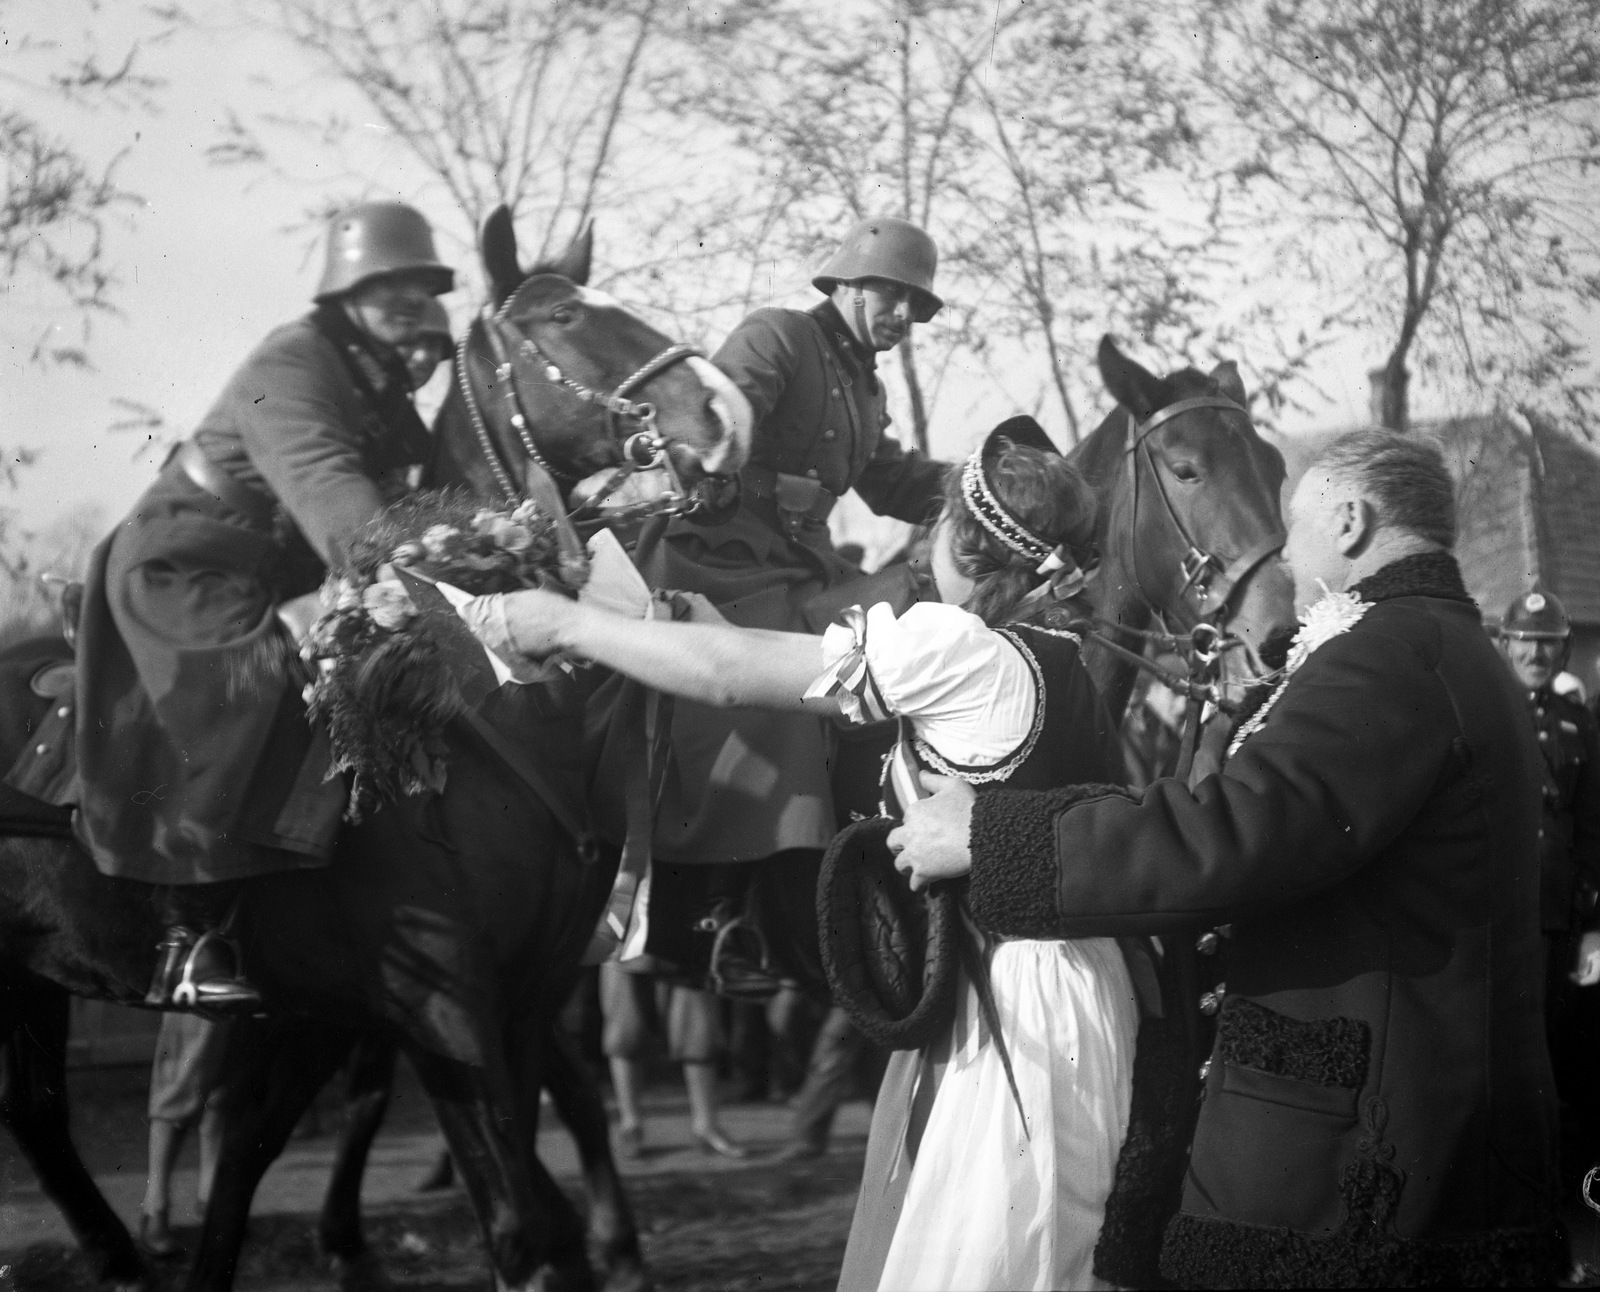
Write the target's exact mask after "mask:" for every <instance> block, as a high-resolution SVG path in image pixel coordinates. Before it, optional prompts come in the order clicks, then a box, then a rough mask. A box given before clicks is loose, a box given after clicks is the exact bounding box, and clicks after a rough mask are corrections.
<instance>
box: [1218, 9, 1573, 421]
mask: <svg viewBox="0 0 1600 1292" xmlns="http://www.w3.org/2000/svg"><path fill="white" fill-rule="evenodd" d="M1197 25H1198V26H1199V28H1200V29H1201V30H1204V31H1207V32H1208V33H1210V35H1211V46H1210V50H1209V73H1210V77H1209V79H1210V83H1211V85H1212V86H1213V88H1214V89H1215V91H1216V93H1217V95H1218V96H1219V97H1220V99H1221V100H1222V102H1223V103H1224V104H1225V105H1226V107H1227V108H1228V109H1229V110H1230V111H1231V112H1232V114H1233V116H1234V119H1235V120H1236V122H1237V123H1238V125H1239V127H1240V129H1241V130H1242V132H1243V133H1244V135H1245V136H1246V140H1247V143H1246V149H1245V153H1244V156H1243V157H1242V159H1241V161H1240V163H1239V166H1238V169H1237V174H1238V176H1239V178H1240V179H1241V181H1244V182H1246V183H1256V184H1258V185H1265V186H1266V189H1267V191H1269V192H1270V193H1272V194H1273V195H1274V196H1275V198H1276V199H1278V200H1279V202H1280V205H1279V207H1278V211H1277V214H1278V215H1280V216H1281V217H1283V218H1284V219H1285V220H1286V221H1287V224H1286V226H1285V227H1287V228H1288V230H1289V231H1290V236H1291V238H1292V239H1293V242H1294V245H1295V254H1296V257H1297V258H1298V259H1299V260H1300V262H1301V263H1302V264H1304V265H1305V266H1306V268H1307V269H1308V271H1309V272H1310V273H1311V274H1312V275H1313V276H1314V278H1315V280H1316V281H1318V282H1319V283H1322V284H1325V285H1329V286H1333V287H1337V288H1341V289H1342V290H1343V291H1344V292H1345V293H1346V294H1347V295H1346V301H1347V303H1350V304H1352V305H1354V306H1355V308H1356V309H1357V310H1358V311H1359V312H1360V313H1361V314H1362V315H1363V316H1364V317H1365V318H1366V319H1368V320H1369V321H1370V323H1371V324H1373V325H1376V326H1378V327H1380V328H1382V329H1383V331H1384V333H1385V334H1386V336H1387V340H1386V341H1385V343H1384V344H1385V358H1384V363H1383V369H1382V383H1383V400H1382V403H1383V421H1384V422H1385V424H1386V425H1389V426H1392V427H1395V428H1397V429H1404V428H1405V427H1406V426H1407V424H1408V422H1409V399H1408V380H1409V375H1410V367H1409V365H1410V364H1411V362H1412V360H1413V358H1415V359H1416V360H1417V361H1418V362H1419V364H1420V365H1421V366H1423V367H1426V368H1430V369H1432V370H1435V371H1438V372H1440V373H1441V374H1448V375H1452V376H1460V377H1464V378H1466V379H1467V380H1468V381H1469V382H1471V383H1472V384H1473V385H1475V386H1479V387H1482V386H1487V385H1490V384H1494V383H1499V382H1502V381H1504V380H1506V379H1508V378H1510V379H1515V380H1522V381H1526V382H1527V383H1529V384H1530V385H1531V387H1532V388H1534V389H1535V390H1545V391H1550V390H1557V391H1559V392H1560V393H1561V395H1562V397H1563V398H1565V399H1566V400H1567V401H1568V402H1569V403H1572V404H1576V405H1578V406H1579V407H1583V406H1586V405H1588V404H1589V403H1590V402H1591V400H1592V397H1593V395H1594V394H1595V389H1594V385H1593V381H1592V378H1585V377H1581V376H1578V375H1577V374H1578V372H1579V370H1580V368H1581V366H1582V363H1583V359H1584V356H1583V353H1582V345H1581V341H1580V335H1579V330H1578V329H1579V320H1580V316H1581V314H1582V312H1583V311H1584V310H1587V309H1590V308H1592V307H1593V306H1594V305H1595V304H1596V303H1600V258H1597V251H1600V246H1597V239H1596V224H1595V220H1594V209H1595V202H1596V199H1597V197H1600V190H1597V188H1596V185H1595V182H1594V174H1593V168H1594V166H1595V164H1596V163H1597V162H1600V129H1597V116H1596V105H1597V101H1600V0H1200V2H1199V22H1198V24H1197Z"/></svg>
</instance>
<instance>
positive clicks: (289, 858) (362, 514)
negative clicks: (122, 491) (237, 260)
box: [77, 305, 429, 884]
mask: <svg viewBox="0 0 1600 1292" xmlns="http://www.w3.org/2000/svg"><path fill="white" fill-rule="evenodd" d="M409 389H410V384H409V379H408V377H407V375H406V373H405V369H404V365H403V364H401V363H400V361H399V359H398V357H397V356H388V355H383V354H380V353H379V352H378V351H377V350H376V349H375V348H373V347H370V346H369V344H368V343H367V342H366V341H365V340H364V338H363V336H362V334H361V333H360V332H358V331H357V330H356V328H355V327H354V326H353V325H352V324H351V323H350V322H349V320H348V319H347V318H346V317H345V316H344V314H343V313H342V311H340V310H339V309H338V308H337V306H332V305H325V306H322V307H320V308H319V309H318V310H317V311H316V312H315V313H313V314H312V315H310V316H308V317H306V318H304V319H301V320H299V321H298V322H295V323H290V324H288V325H287V326H284V327H281V328H279V329H277V330H276V331H274V332H273V333H272V334H271V335H270V336H268V337H267V339H266V340H265V341H264V342H263V343H262V344H261V345H260V346H259V347H258V348H257V349H256V350H255V352H254V353H253V354H251V355H250V357H249V358H248V359H246V360H245V362H244V365H243V366H242V367H241V368H240V369H239V370H238V371H237V372H236V373H235V374H234V376H233V378H232V380H231V381H229V383H228V385H227V386H226V388H225V389H224V390H223V392H222V395H221V397H220V398H219V399H218V400H217V402H216V404H215V405H214V406H213V407H212V409H211V411H210V412H209V413H207V414H206V416H205V418H204V420H203V421H202V422H201V424H200V426H199V427H198V428H197V429H196V431H195V432H194V435H193V437H192V439H191V441H190V442H189V444H187V445H185V446H183V447H182V448H180V450H179V451H178V452H176V453H174V454H173V456H172V457H171V458H170V459H169V460H168V462H167V464H166V465H165V466H164V467H163V468H162V471H161V473H160V475H159V476H158V477H157V479H156V480H155V482H154V483H153V484H152V485H151V486H150V488H149V489H148V490H146V492H145V494H144V496H143V497H142V498H140V500H139V501H138V502H137V503H136V504H135V505H134V508H133V510H132V512H131V513H130V514H129V515H128V517H127V519H125V520H124V521H123V522H122V523H121V524H120V525H119V526H118V527H117V528H116V529H115V530H114V531H113V532H112V534H111V535H110V537H108V538H107V539H106V540H105V542H103V543H102V544H101V545H100V547H99V548H98V549H97V550H96V552H95V554H94V558H93V561H92V563H91V567H90V570H89V575H88V582H87V587H86V589H85V598H84V610H83V619H82V624H81V629H80V644H79V668H78V695H77V752H78V762H79V776H80V782H81V784H80V786H79V801H80V811H79V817H78V823H79V831H80V835H81V836H82V838H83V841H84V842H85V844H86V845H87V846H88V847H89V849H90V850H91V852H92V854H93V856H94V859H95V862H96V864H97V865H98V866H99V867H100V869H101V870H102V871H104V872H106V873H107V874H113V875H122V876H126V877H129V878H133V879H139V880H144V881H146V882H150V883H165V884H189V883H200V882H210V881H217V880H229V879H238V878H243V877H245V876H248V875H253V874H259V873H262V872H265V871H270V870H278V869H285V868H292V867H296V866H315V865H321V864H323V863H324V862H325V861H326V859H327V857H328V851H329V848H330V846H331V844H332V840H333V834H334V832H335V830H336V828H337V825H338V821H339V816H340V812H341V809H342V804H343V799H344V787H343V786H342V785H341V784H340V783H338V782H337V781H332V782H328V781H325V780H324V776H325V774H326V772H327V770H328V767H329V750H328V748H327V742H326V737H325V736H324V735H323V734H322V733H321V732H320V730H319V731H313V730H312V728H311V727H310V725H309V724H308V723H307V721H306V715H305V706H304V703H303V701H302V699H301V690H302V687H303V686H304V683H305V680H306V678H305V676H304V675H303V673H302V671H301V669H300V668H299V667H298V664H297V661H296V660H295V658H294V643H293V642H292V641H291V640H290V639H289V636H288V634H287V633H286V631H285V630H284V628H283V627H282V626H281V625H280V624H279V622H278V620H277V616H276V613H275V612H276V607H277V606H278V605H279V604H280V603H281V602H282V601H284V600H286V599H288V598H290V597H294V596H298V595H300V594H303V593H306V592H309V591H312V590H314V589H315V588H316V587H317V585H318V583H319V582H320V581H321V579H322V576H323V573H324V571H325V568H326V563H328V562H331V561H336V560H337V559H338V558H339V556H340V554H341V551H342V549H343V546H344V544H345V543H346V542H347V541H348V540H349V539H350V537H351V536H352V535H353V534H354V533H355V532H356V531H357V530H358V529H359V528H360V527H361V526H362V525H364V524H365V523H366V522H367V521H369V520H370V519H372V517H373V516H374V515H375V514H376V513H377V512H378V511H379V510H380V509H381V508H382V506H383V505H384V504H385V503H386V502H387V501H390V500H392V499H393V498H395V497H397V496H398V495H399V494H400V493H402V492H404V490H405V488H406V484H407V480H406V474H407V470H408V468H409V467H410V466H412V465H413V464H419V463H421V462H422V461H424V459H425V457H426V455H427V452H428V443H429V441H428V435H427V432H426V430H425V428H424V427H423V426H422V424H421V422H420V420H419V419H418V418H417V415H416V412H415V410H414V409H413V408H412V406H411V402H410V396H409Z"/></svg>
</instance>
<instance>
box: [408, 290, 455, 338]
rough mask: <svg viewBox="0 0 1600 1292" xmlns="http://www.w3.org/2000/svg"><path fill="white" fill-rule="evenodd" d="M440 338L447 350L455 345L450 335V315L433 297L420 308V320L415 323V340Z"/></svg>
mask: <svg viewBox="0 0 1600 1292" xmlns="http://www.w3.org/2000/svg"><path fill="white" fill-rule="evenodd" d="M423 337H442V338H443V340H444V343H445V347H446V348H447V349H448V348H449V347H450V346H451V345H453V344H454V343H455V338H454V337H452V336H451V335H450V314H449V311H447V310H446V309H445V307H444V306H443V305H442V304H440V302H439V298H438V297H437V296H435V297H434V298H433V299H432V300H431V301H429V302H428V303H427V304H426V305H424V306H423V307H422V318H421V320H420V321H419V322H418V323H417V338H418V339H419V340H420V339H422V338H423Z"/></svg>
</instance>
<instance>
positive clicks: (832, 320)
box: [652, 217, 946, 981]
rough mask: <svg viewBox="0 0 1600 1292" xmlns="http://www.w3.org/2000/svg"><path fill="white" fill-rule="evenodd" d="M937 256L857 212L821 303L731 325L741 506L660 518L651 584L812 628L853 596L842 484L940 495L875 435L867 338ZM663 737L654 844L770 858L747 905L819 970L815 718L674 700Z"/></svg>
mask: <svg viewBox="0 0 1600 1292" xmlns="http://www.w3.org/2000/svg"><path fill="white" fill-rule="evenodd" d="M937 264H938V251H937V249H936V248H935V246H934V244H933V240H932V239H931V238H930V237H929V236H928V235H927V234H926V233H924V232H923V231H922V230H921V229H919V228H917V227H916V226H915V225H913V224H910V223H908V222H906V221H904V220H897V219H893V218H890V217H881V218H877V219H869V220H863V221H862V222H861V223H859V224H858V225H856V226H855V228H853V229H851V230H850V232H849V233H848V234H847V235H846V236H845V239H844V241H843V243H842V244H841V245H840V247H839V250H838V251H837V252H836V253H835V255H834V256H833V258H832V259H831V260H830V261H829V262H828V263H827V265H826V266H825V267H824V268H823V270H822V272H821V273H819V274H818V275H817V276H816V277H815V278H814V279H813V280H812V282H813V284H814V285H815V286H816V287H817V289H818V290H819V291H822V292H824V293H826V295H827V299H826V300H824V301H822V302H821V303H820V304H818V305H817V306H815V307H814V308H813V309H810V310H793V309H761V310H757V311H756V312H755V313H754V314H752V315H751V316H750V317H749V318H747V319H745V320H744V322H742V323H741V324H739V326H738V327H737V328H735V329H734V330H733V332H732V333H731V334H730V335H729V337H728V339H727V341H726V342H725V343H724V344H723V346H722V348H721V349H720V350H718V351H717V353H716V355H715V356H714V357H713V361H714V362H715V363H716V365H717V367H719V368H721V369H722V370H723V371H724V372H726V373H727V374H728V376H729V377H731V378H732V379H733V381H734V382H735V384H737V385H738V387H739V388H740V390H742V391H743V392H744V394H745V396H746V398H748V399H749V401H750V405H751V409H752V412H753V415H754V423H755V430H754V435H753V438H752V443H751V451H750V464H749V465H748V466H747V467H746V468H745V470H744V471H743V472H742V473H741V476H740V486H741V494H740V503H739V507H738V510H737V512H736V513H735V515H734V516H733V517H732V518H731V520H730V521H728V523H726V524H722V525H718V526H714V527H705V526H698V525H695V524H692V523H688V522H683V521H677V522H674V523H673V525H672V527H671V528H670V529H669V530H668V532H667V537H666V539H665V541H664V542H663V543H662V545H661V549H660V558H659V566H658V568H657V569H656V570H655V571H654V572H653V578H652V581H653V582H654V583H655V584H656V586H658V587H668V588H677V589H681V590H683V591H687V592H698V593H702V594H704V595H705V596H706V597H708V598H709V599H710V600H711V601H712V602H713V603H714V604H716V605H717V607H718V608H719V609H720V610H721V611H722V613H723V614H724V615H725V616H726V617H727V618H728V619H730V620H731V621H733V622H734V623H737V624H741V625H745V626H748V627H760V628H775V629H783V630H788V631H794V630H805V629H810V630H811V631H815V632H821V631H822V630H823V629H824V628H826V627H827V625H828V624H829V623H830V622H831V621H832V620H833V618H834V616H835V615H836V614H837V613H838V611H839V610H842V609H843V608H844V607H845V606H847V605H849V604H851V601H852V594H851V593H849V592H848V590H844V589H841V586H840V585H843V584H846V583H847V582H848V581H850V580H852V579H858V578H860V577H861V571H860V570H859V568H858V567H856V566H855V565H854V564H853V563H851V562H849V561H847V560H845V559H844V558H843V557H841V556H840V555H839V553H838V552H836V551H835V550H834V547H833V542H832V539H831V538H830V537H829V533H828V523H827V522H828V515H829V513H830V512H831V511H832V509H833V506H834V504H835V503H836V502H837V501H838V499H839V497H840V496H841V495H842V494H844V493H845V492H846V491H847V490H850V489H854V490H855V491H856V492H857V494H859V495H860V496H861V498H862V499H863V500H864V501H865V502H866V503H867V505H868V506H869V507H871V508H872V509H873V510H874V511H876V512H878V513H879V514H881V515H888V516H894V517H897V518H899V519H901V520H904V521H908V522H911V523H913V524H917V523H921V522H922V521H925V520H926V519H928V517H929V515H930V513H931V512H933V511H935V510H936V509H937V508H938V505H939V503H940V499H941V494H942V490H943V487H944V475H945V471H946V467H945V465H944V464H942V463H938V462H934V461H931V460H930V459H928V458H926V457H924V456H922V455H921V454H919V453H916V452H908V451H906V450H904V449H903V448H902V447H901V446H900V444H899V443H898V442H896V441H895V440H894V439H892V438H891V437H889V436H887V435H885V434H884V429H885V427H886V426H887V425H888V423H889V416H888V412H887V409H886V405H885V397H884V390H883V383H882V382H881V381H880V380H879V377H878V371H877V356H878V355H879V354H880V353H882V352H884V351H887V350H891V349H893V348H894V347H895V346H896V345H898V344H899V343H900V342H901V340H903V339H904V338H905V337H906V336H907V334H908V333H909V332H910V329H911V327H912V325H913V324H914V323H922V322H926V321H927V320H928V319H930V318H932V317H933V316H934V314H936V313H937V312H938V311H939V310H940V309H941V308H943V305H944V302H943V301H941V300H940V299H939V297H938V296H937V295H935V294H934V290H933V284H934V273H935V270H936V268H937ZM856 595H865V594H856ZM896 597H899V598H900V599H903V600H904V601H905V602H906V603H909V602H910V601H911V600H914V599H915V590H914V586H913V582H912V580H911V579H910V578H909V577H907V578H905V579H904V580H903V581H902V583H901V584H900V585H897V586H896V587H893V588H887V587H875V588H874V589H873V590H872V593H871V599H873V600H884V599H894V598H896ZM672 742H673V753H674V758H675V764H676V769H677V777H676V781H675V782H674V781H673V780H669V783H668V792H667V797H666V800H665V802H664V804H663V807H662V811H661V813H660V817H659V825H658V827H657V838H656V857H657V859H658V860H659V861H663V862H666V863H671V862H675V861H682V862H688V863H696V864H699V863H705V862H728V861H759V860H761V859H763V858H774V859H775V860H774V862H773V864H772V865H771V866H767V867H763V868H762V876H761V879H760V880H759V881H758V885H757V899H756V901H757V906H758V909H762V910H765V911H766V912H768V913H769V914H770V915H771V917H770V918H765V919H763V920H762V923H763V925H764V926H765V927H766V929H767V931H768V933H769V935H770V934H772V933H774V932H776V931H777V930H779V929H789V928H798V929H802V930H805V931H807V932H809V934H810V938H809V944H808V943H804V942H803V943H801V944H799V945H796V946H792V947H789V948H788V949H787V950H786V951H785V952H784V953H782V954H780V959H782V960H784V961H786V962H788V963H787V964H786V967H803V968H806V969H809V970H810V971H811V972H813V973H814V974H815V976H816V978H817V980H818V981H820V978H821V970H820V964H818V963H817V962H816V960H815V956H816V951H815V924H816V920H815V916H814V914H813V913H812V905H813V900H814V898H813V894H814V888H815V879H816V870H817V865H818V863H819V862H820V858H821V850H822V849H823V848H824V847H825V846H826V845H827V843H828V841H829V840H830V839H831V838H832V837H833V834H834V832H835V830H836V828H837V822H836V817H835V804H834V800H833V794H832V790H831V787H830V784H829V772H828V768H829V762H830V750H829V746H828V743H827V739H826V736H825V733H824V730H823V724H822V723H821V722H820V721H818V720H817V719H816V718H813V717H810V716H808V715H805V714H799V713H792V714H772V713H758V712H737V711H733V712H730V711H726V710H713V709H708V708H706V707H705V706H703V705H696V704H690V703H688V702H685V701H679V702H678V703H677V705H676V707H675V712H674V720H673V729H672ZM848 754H849V751H848V750H847V751H846V755H847V756H848ZM851 806H854V805H851ZM779 854H786V855H785V856H783V857H782V858H781V859H778V858H779ZM657 873H658V874H659V873H660V868H658V872H657ZM771 904H779V905H781V906H783V907H784V908H785V913H784V914H782V915H777V914H776V913H774V912H772V909H771ZM796 960H798V961H799V962H800V964H799V965H796V964H795V963H794V962H795V961H796Z"/></svg>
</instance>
